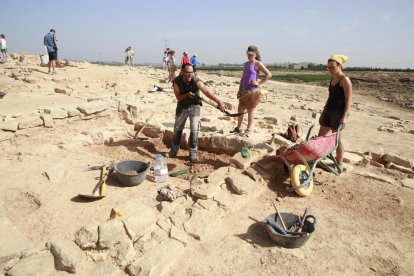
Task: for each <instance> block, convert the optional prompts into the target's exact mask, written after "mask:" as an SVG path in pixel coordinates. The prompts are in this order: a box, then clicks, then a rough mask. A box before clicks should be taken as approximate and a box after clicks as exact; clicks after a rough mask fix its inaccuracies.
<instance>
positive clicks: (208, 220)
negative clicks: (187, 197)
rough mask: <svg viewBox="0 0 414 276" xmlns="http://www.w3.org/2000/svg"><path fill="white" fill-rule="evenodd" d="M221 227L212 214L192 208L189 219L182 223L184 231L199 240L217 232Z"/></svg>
mask: <svg viewBox="0 0 414 276" xmlns="http://www.w3.org/2000/svg"><path fill="white" fill-rule="evenodd" d="M221 225H222V222H221V219H220V218H219V217H218V216H216V215H215V214H214V213H212V212H210V211H207V210H201V209H196V208H193V209H192V213H191V217H190V219H189V220H188V221H187V222H185V223H184V229H185V231H186V232H187V234H189V235H190V236H193V237H194V238H196V239H198V240H201V239H205V238H206V237H207V236H208V235H210V234H212V233H213V232H214V231H216V230H218V228H220V227H221Z"/></svg>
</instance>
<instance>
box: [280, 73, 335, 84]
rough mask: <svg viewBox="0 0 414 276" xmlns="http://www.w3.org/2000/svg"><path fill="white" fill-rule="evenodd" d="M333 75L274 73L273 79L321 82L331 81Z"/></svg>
mask: <svg viewBox="0 0 414 276" xmlns="http://www.w3.org/2000/svg"><path fill="white" fill-rule="evenodd" d="M330 79H331V75H329V74H285V75H273V76H272V80H275V81H283V82H295V83H298V82H299V83H300V82H321V81H329V80H330Z"/></svg>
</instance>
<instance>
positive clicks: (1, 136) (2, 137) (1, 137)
mask: <svg viewBox="0 0 414 276" xmlns="http://www.w3.org/2000/svg"><path fill="white" fill-rule="evenodd" d="M13 137H14V134H13V133H12V132H8V131H0V142H3V141H6V140H10V139H11V138H13Z"/></svg>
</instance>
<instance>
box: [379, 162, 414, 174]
mask: <svg viewBox="0 0 414 276" xmlns="http://www.w3.org/2000/svg"><path fill="white" fill-rule="evenodd" d="M385 167H386V168H388V169H393V170H397V171H400V172H403V173H414V171H413V169H411V168H407V167H404V166H399V165H397V164H394V163H392V162H391V161H389V162H387V164H385Z"/></svg>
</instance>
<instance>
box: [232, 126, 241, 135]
mask: <svg viewBox="0 0 414 276" xmlns="http://www.w3.org/2000/svg"><path fill="white" fill-rule="evenodd" d="M230 133H236V134H239V133H241V130H240V128H239V127H235V128H234V129H233V130H230Z"/></svg>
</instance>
